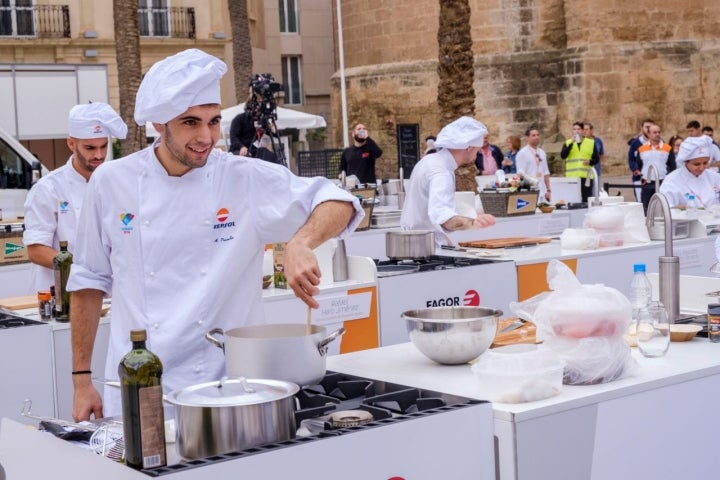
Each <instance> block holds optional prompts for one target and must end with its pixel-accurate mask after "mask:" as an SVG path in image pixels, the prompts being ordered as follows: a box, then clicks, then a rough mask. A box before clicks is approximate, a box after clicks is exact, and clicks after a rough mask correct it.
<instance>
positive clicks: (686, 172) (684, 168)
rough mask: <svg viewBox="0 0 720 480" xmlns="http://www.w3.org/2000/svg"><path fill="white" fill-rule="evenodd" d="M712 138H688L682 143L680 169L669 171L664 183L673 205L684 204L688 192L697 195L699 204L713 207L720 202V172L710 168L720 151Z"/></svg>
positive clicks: (662, 189) (678, 164) (662, 187)
mask: <svg viewBox="0 0 720 480" xmlns="http://www.w3.org/2000/svg"><path fill="white" fill-rule="evenodd" d="M714 149H717V147H716V146H715V145H713V143H712V139H711V138H710V137H708V136H707V135H702V136H700V137H688V138H686V139H685V140H683V142H682V143H681V144H680V150H679V151H678V154H677V158H676V159H675V161H676V162H677V169H676V170H673V171H672V172H671V173H669V174H668V175H667V176H666V177H665V180H664V181H663V183H662V184H661V185H660V193H662V194H663V195H665V197H666V198H667V200H668V203H669V204H670V206H671V207H684V206H685V205H686V204H687V197H686V195H687V194H693V195H695V201H696V204H697V206H698V207H704V208H709V207H710V206H712V205H715V204H717V203H718V192H720V174H718V173H717V172H715V171H713V170H708V164H709V163H710V158H711V157H712V156H714V155H716V154H717V153H715V152H714Z"/></svg>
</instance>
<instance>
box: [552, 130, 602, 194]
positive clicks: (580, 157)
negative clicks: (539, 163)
mask: <svg viewBox="0 0 720 480" xmlns="http://www.w3.org/2000/svg"><path fill="white" fill-rule="evenodd" d="M584 127H585V125H584V124H583V122H575V123H573V138H568V139H567V140H565V143H564V144H563V146H562V150H560V158H562V159H563V160H565V176H566V177H569V178H580V179H582V180H581V181H580V196H581V197H582V201H583V202H587V201H588V197H589V196H590V195H591V194H592V191H593V182H595V181H596V179H595V178H594V177H593V179H592V181H587V177H588V171H589V170H591V169H592V168H593V165H595V164H596V163H598V162H599V161H600V156H599V155H598V150H597V146H596V145H595V140H594V139H592V138H587V137H583V128H584Z"/></svg>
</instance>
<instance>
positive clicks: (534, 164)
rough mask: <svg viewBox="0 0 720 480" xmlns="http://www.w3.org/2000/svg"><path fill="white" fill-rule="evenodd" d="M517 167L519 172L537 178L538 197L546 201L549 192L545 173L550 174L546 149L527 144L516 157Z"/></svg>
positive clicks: (541, 200)
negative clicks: (546, 194)
mask: <svg viewBox="0 0 720 480" xmlns="http://www.w3.org/2000/svg"><path fill="white" fill-rule="evenodd" d="M536 155H537V156H536ZM515 169H516V171H517V172H518V173H522V174H524V175H526V176H528V177H531V178H535V179H537V181H538V198H539V199H540V202H544V201H545V193H546V192H547V186H546V185H545V175H550V169H549V168H548V164H547V156H546V155H545V151H544V150H543V149H542V148H532V147H531V146H530V145H525V146H524V147H523V148H521V149H520V151H519V152H518V153H517V156H516V157H515Z"/></svg>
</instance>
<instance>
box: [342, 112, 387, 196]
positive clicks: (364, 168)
mask: <svg viewBox="0 0 720 480" xmlns="http://www.w3.org/2000/svg"><path fill="white" fill-rule="evenodd" d="M382 154H383V151H382V149H381V148H380V147H378V145H377V143H375V142H374V141H373V139H372V138H370V136H369V135H368V131H367V128H365V125H363V124H362V123H358V124H357V125H355V128H354V129H353V144H352V146H350V147H348V148H346V149H345V150H343V153H342V157H341V158H340V171H341V172H345V174H346V175H348V176H350V175H355V176H356V177H357V178H358V181H359V182H360V183H377V177H375V161H376V160H377V159H378V158H380V157H381V156H382Z"/></svg>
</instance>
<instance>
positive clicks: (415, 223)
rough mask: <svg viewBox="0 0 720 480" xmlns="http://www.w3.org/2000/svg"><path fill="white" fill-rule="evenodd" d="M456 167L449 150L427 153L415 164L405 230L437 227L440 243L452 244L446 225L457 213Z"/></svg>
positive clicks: (402, 220)
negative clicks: (444, 225)
mask: <svg viewBox="0 0 720 480" xmlns="http://www.w3.org/2000/svg"><path fill="white" fill-rule="evenodd" d="M456 168H457V163H455V159H454V158H453V156H452V155H451V154H450V152H449V151H448V150H446V149H441V150H439V151H438V152H437V153H431V154H429V155H426V156H424V157H423V158H422V159H421V160H420V161H419V162H418V163H417V164H416V165H415V167H414V168H413V171H412V174H411V175H410V186H409V187H408V189H407V191H406V192H405V204H404V205H403V209H402V213H401V215H400V227H401V228H402V229H403V230H433V231H434V232H435V245H436V246H440V245H447V244H451V243H452V242H451V241H450V238H449V237H448V235H447V234H448V231H447V230H445V229H444V228H443V227H442V224H443V223H445V222H447V221H448V220H450V219H451V218H452V217H454V216H455V215H457V213H456V205H455V169H456Z"/></svg>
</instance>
